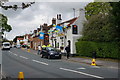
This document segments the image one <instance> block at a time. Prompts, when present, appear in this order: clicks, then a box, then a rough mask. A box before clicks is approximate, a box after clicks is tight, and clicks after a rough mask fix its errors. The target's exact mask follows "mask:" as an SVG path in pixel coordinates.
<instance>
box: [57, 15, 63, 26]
mask: <svg viewBox="0 0 120 80" xmlns="http://www.w3.org/2000/svg"><path fill="white" fill-rule="evenodd" d="M56 22H57V24H60V23H61V22H62V18H61V14H57V21H56Z"/></svg>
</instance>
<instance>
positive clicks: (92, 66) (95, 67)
mask: <svg viewBox="0 0 120 80" xmlns="http://www.w3.org/2000/svg"><path fill="white" fill-rule="evenodd" d="M91 67H92V68H100V67H98V66H91Z"/></svg>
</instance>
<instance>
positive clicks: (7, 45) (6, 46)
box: [2, 42, 11, 50]
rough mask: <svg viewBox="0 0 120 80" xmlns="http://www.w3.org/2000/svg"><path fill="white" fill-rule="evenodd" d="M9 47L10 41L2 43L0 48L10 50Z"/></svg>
mask: <svg viewBox="0 0 120 80" xmlns="http://www.w3.org/2000/svg"><path fill="white" fill-rule="evenodd" d="M10 47H11V45H10V42H3V43H2V50H5V49H7V50H10Z"/></svg>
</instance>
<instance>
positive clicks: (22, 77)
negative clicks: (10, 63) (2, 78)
mask: <svg viewBox="0 0 120 80" xmlns="http://www.w3.org/2000/svg"><path fill="white" fill-rule="evenodd" d="M18 80H24V74H23V72H19V74H18Z"/></svg>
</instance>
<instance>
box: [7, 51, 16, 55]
mask: <svg viewBox="0 0 120 80" xmlns="http://www.w3.org/2000/svg"><path fill="white" fill-rule="evenodd" d="M9 52H10V53H11V54H13V55H15V56H18V55H17V54H15V53H13V52H11V51H9Z"/></svg>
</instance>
